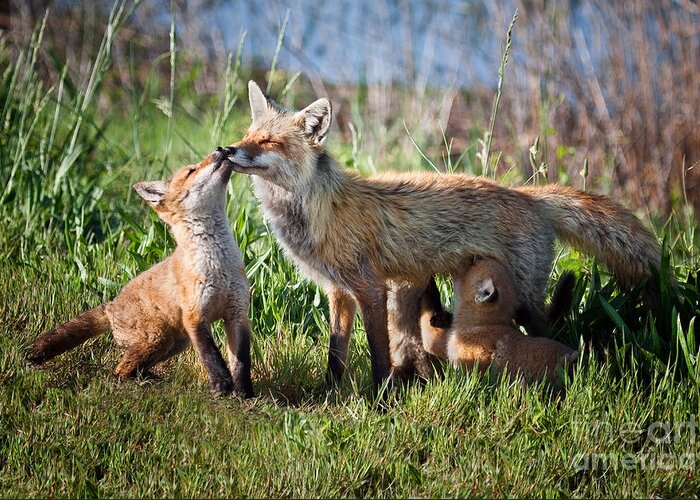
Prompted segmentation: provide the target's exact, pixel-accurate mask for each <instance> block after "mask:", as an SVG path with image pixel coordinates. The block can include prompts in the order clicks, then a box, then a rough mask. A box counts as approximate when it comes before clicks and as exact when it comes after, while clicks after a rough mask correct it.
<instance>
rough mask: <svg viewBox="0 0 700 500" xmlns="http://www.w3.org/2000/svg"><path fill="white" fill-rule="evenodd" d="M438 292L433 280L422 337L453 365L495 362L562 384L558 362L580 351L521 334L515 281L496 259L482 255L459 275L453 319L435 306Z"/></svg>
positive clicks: (430, 349)
mask: <svg viewBox="0 0 700 500" xmlns="http://www.w3.org/2000/svg"><path fill="white" fill-rule="evenodd" d="M564 281H570V278H568V277H566V278H565V279H564ZM557 288H559V286H558V287H557ZM436 293H437V288H435V286H434V282H432V283H431V285H430V286H429V287H428V290H427V291H426V293H425V294H424V296H423V297H422V300H421V330H422V335H423V343H424V345H425V348H426V350H427V351H428V352H431V353H432V354H434V355H435V356H438V357H441V358H448V359H449V360H450V362H451V363H452V364H454V365H465V366H468V367H472V366H474V365H475V364H477V363H478V365H479V368H480V369H481V370H482V371H483V370H485V369H487V368H488V367H489V366H491V365H493V366H494V367H495V368H497V369H499V370H502V369H505V368H507V369H508V370H509V372H511V373H522V374H524V375H526V376H529V377H533V378H545V377H546V378H548V379H549V380H550V382H552V383H553V384H554V385H555V386H559V385H560V384H561V380H560V379H559V377H558V374H557V368H558V367H560V366H564V365H566V364H572V363H574V362H575V361H576V359H577V357H578V352H577V351H574V350H572V349H569V348H568V347H567V346H565V345H564V344H562V343H560V342H556V341H554V340H551V339H547V338H543V337H531V336H526V335H522V334H521V333H520V332H518V331H517V330H515V328H513V316H514V314H515V310H516V307H517V304H518V299H517V294H516V289H515V285H514V283H513V279H512V278H511V276H510V273H509V272H508V270H507V269H506V268H505V267H503V266H502V265H500V264H499V263H498V262H496V261H495V260H492V259H484V260H479V261H477V262H476V263H475V264H474V265H473V266H468V267H466V268H465V269H464V270H463V272H462V273H461V274H459V275H456V276H455V313H454V319H452V320H450V318H449V316H446V315H444V313H443V312H442V311H441V305H440V306H437V304H436V302H435V300H436V298H435V294H436ZM557 293H562V292H555V300H556V295H557ZM439 300H440V299H439V294H438V295H437V301H438V303H439ZM436 310H437V314H436ZM450 322H451V325H450Z"/></svg>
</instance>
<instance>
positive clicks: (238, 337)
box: [224, 314, 254, 398]
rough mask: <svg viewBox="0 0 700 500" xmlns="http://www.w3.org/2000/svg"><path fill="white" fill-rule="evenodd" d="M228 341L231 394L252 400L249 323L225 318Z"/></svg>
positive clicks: (244, 320) (238, 319)
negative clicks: (231, 383)
mask: <svg viewBox="0 0 700 500" xmlns="http://www.w3.org/2000/svg"><path fill="white" fill-rule="evenodd" d="M224 327H225V329H226V338H227V340H228V362H229V365H230V367H231V377H233V392H234V394H236V395H237V396H241V397H245V398H252V397H253V395H254V393H253V381H252V379H251V377H250V337H251V334H250V322H249V321H248V317H247V316H246V315H245V314H243V317H241V318H226V320H225V322H224Z"/></svg>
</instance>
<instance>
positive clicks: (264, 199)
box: [253, 176, 337, 287]
mask: <svg viewBox="0 0 700 500" xmlns="http://www.w3.org/2000/svg"><path fill="white" fill-rule="evenodd" d="M253 187H254V190H255V196H256V198H257V199H258V200H259V201H260V207H261V209H262V212H263V217H264V218H265V221H266V222H267V223H268V224H269V225H270V227H271V228H272V231H273V232H274V233H275V236H276V237H277V240H278V241H279V243H280V245H281V246H282V249H283V250H284V252H285V254H286V255H287V256H288V257H289V258H290V259H291V260H293V261H294V262H295V263H296V265H297V267H298V269H299V271H300V272H301V274H302V275H304V277H306V278H308V279H310V280H312V281H315V282H317V283H319V284H320V285H321V286H323V287H326V285H330V284H331V283H333V282H334V281H335V280H337V277H334V276H332V270H331V269H329V268H328V266H326V265H324V262H323V261H322V260H321V259H319V258H318V257H317V255H318V253H319V250H320V249H319V245H320V243H319V241H318V238H319V237H320V235H323V234H325V230H324V229H325V228H324V227H322V225H323V223H324V222H325V221H324V220H323V218H322V217H320V216H319V215H320V214H317V213H311V206H312V203H309V199H308V198H310V197H311V196H312V195H308V196H303V195H302V196H300V195H298V194H293V193H289V192H286V191H284V190H282V189H280V188H278V187H277V186H275V185H274V184H272V183H269V182H267V181H265V180H263V179H261V178H259V177H257V176H254V177H253ZM312 224H314V227H312Z"/></svg>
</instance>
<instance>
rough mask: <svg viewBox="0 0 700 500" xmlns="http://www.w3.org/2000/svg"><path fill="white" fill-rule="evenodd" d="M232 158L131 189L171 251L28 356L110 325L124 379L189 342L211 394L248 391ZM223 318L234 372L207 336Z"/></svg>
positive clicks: (216, 156)
mask: <svg viewBox="0 0 700 500" xmlns="http://www.w3.org/2000/svg"><path fill="white" fill-rule="evenodd" d="M231 171H232V164H231V162H229V161H228V160H227V159H225V158H224V155H223V154H222V153H220V152H218V151H215V152H213V153H212V154H210V155H209V156H208V157H207V158H205V159H204V160H203V161H202V162H201V163H199V164H198V165H188V166H185V167H182V168H181V169H179V170H178V171H177V172H175V175H173V177H172V179H171V180H169V181H154V182H140V183H138V184H135V185H134V189H135V190H136V192H137V193H138V194H139V196H141V198H143V199H144V200H145V201H146V202H147V203H148V204H149V205H150V206H151V207H152V208H153V209H154V210H155V211H156V213H157V214H158V216H159V217H160V218H161V219H162V220H163V221H165V222H166V223H168V224H169V225H170V227H171V229H172V232H173V235H174V236H175V241H176V242H177V248H176V249H175V251H174V252H173V254H172V255H171V256H170V257H168V258H166V259H165V260H163V261H162V262H160V263H158V264H156V265H155V266H153V267H151V268H150V269H148V270H147V271H144V272H143V273H141V274H140V275H138V276H136V277H135V278H134V279H133V280H131V281H130V282H129V283H128V284H127V285H126V286H125V287H124V288H123V289H122V291H121V293H120V294H119V295H118V296H117V297H116V298H115V299H114V300H113V301H111V302H106V303H104V304H102V305H100V306H97V307H96V308H94V309H90V310H89V311H86V312H84V313H82V314H80V315H79V316H76V317H75V318H73V319H72V320H70V321H69V322H67V323H64V324H62V325H59V326H57V327H56V328H54V329H52V330H49V331H48V332H46V333H44V334H42V335H41V336H40V337H39V338H38V339H37V340H36V342H34V344H33V345H32V346H31V348H30V350H29V353H28V354H27V360H28V361H30V362H31V363H33V364H37V365H38V364H42V363H44V362H46V361H48V360H50V359H51V358H54V357H55V356H58V355H59V354H62V353H64V352H66V351H68V350H70V349H72V348H74V347H76V346H78V345H80V344H82V343H83V342H85V341H86V340H88V339H89V338H91V337H94V336H96V335H98V334H100V333H103V332H106V331H107V330H110V329H111V330H112V334H113V335H114V339H115V340H116V342H117V344H118V345H119V346H120V347H122V348H124V350H125V352H124V354H123V355H122V357H121V359H120V360H119V363H118V364H117V368H116V370H115V371H116V374H117V376H119V377H120V378H132V377H136V376H139V375H141V374H145V373H147V372H148V370H149V369H150V368H151V367H152V366H153V365H155V364H156V363H158V362H160V361H164V360H165V359H167V358H170V357H171V356H174V355H176V354H178V353H180V352H182V351H184V350H185V349H187V347H188V346H189V345H190V343H192V344H194V346H195V349H196V350H197V354H198V355H199V358H200V359H201V360H202V363H203V364H204V367H205V368H206V370H207V373H208V375H209V382H210V385H211V389H212V391H213V392H214V393H215V394H218V395H223V394H229V393H231V392H234V393H235V394H236V395H239V396H246V397H250V396H252V395H253V385H252V382H251V378H250V324H249V322H248V316H247V310H248V303H249V287H248V281H247V279H246V275H245V271H244V268H243V260H242V258H241V251H240V249H239V248H238V245H237V244H236V241H235V239H234V237H233V234H232V233H231V229H230V228H229V222H228V219H227V217H226V212H225V206H226V185H227V183H228V180H229V178H230V177H231ZM222 318H223V320H224V322H225V328H226V335H227V337H228V356H229V363H230V365H231V368H230V371H229V369H228V368H227V367H226V363H225V362H224V359H223V357H222V356H221V353H220V352H219V350H218V348H217V347H216V344H215V343H214V339H213V338H212V334H211V323H212V322H213V321H216V320H218V319H222Z"/></svg>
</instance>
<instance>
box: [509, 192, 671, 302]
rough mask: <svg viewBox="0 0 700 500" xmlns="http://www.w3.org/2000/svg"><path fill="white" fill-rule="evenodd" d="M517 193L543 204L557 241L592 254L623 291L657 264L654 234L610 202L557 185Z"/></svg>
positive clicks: (657, 255) (656, 247)
mask: <svg viewBox="0 0 700 500" xmlns="http://www.w3.org/2000/svg"><path fill="white" fill-rule="evenodd" d="M521 190H522V191H523V192H524V193H527V194H528V195H530V196H531V197H532V198H534V199H535V200H537V201H538V202H539V204H541V205H544V214H545V215H546V216H547V217H548V218H549V219H550V221H551V222H552V224H553V226H554V228H555V230H556V232H557V235H558V236H559V237H560V238H562V239H563V240H565V241H566V242H568V243H570V244H572V245H573V246H574V247H576V248H579V249H581V250H583V251H584V252H587V253H590V254H592V255H593V256H594V257H595V258H596V259H598V260H599V261H600V262H602V263H603V265H605V267H607V268H608V269H609V270H610V271H612V272H613V274H614V275H615V277H616V278H617V280H618V283H619V284H620V286H622V287H623V288H627V289H630V288H632V287H634V286H635V285H636V284H637V283H638V282H639V281H640V280H641V279H643V278H645V277H649V276H651V274H652V273H651V270H652V268H658V267H659V266H660V265H661V249H660V248H659V243H658V242H657V241H656V238H655V237H654V235H653V234H651V232H650V231H649V230H648V229H646V228H645V227H644V226H643V225H642V223H641V222H640V221H639V219H637V217H635V215H634V214H633V213H632V212H630V211H629V210H627V209H625V208H623V207H621V206H620V205H618V204H617V203H615V202H613V201H612V200H610V199H608V198H606V197H604V196H598V195H594V194H590V193H586V192H583V191H578V190H576V189H571V188H568V187H564V186H559V185H548V186H542V187H525V188H521Z"/></svg>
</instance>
